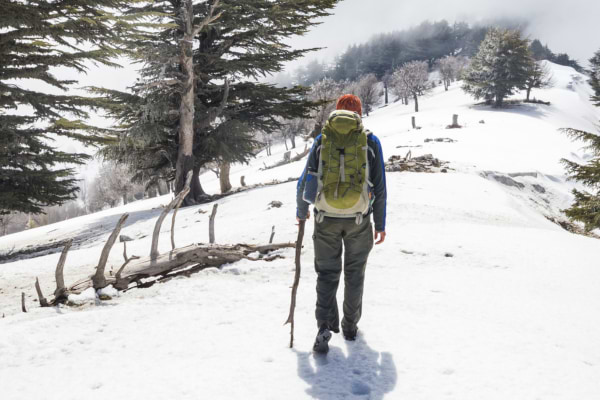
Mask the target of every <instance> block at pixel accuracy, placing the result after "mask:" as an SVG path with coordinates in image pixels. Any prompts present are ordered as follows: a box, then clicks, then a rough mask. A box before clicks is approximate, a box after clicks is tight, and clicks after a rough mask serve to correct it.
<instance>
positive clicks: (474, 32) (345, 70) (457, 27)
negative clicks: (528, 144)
mask: <svg viewBox="0 0 600 400" xmlns="http://www.w3.org/2000/svg"><path fill="white" fill-rule="evenodd" d="M496 25H497V24H493V25H492V24H490V25H477V26H470V25H469V24H468V23H465V22H457V23H454V24H452V25H451V24H449V23H448V21H446V20H442V21H439V22H429V21H426V22H423V23H421V24H420V25H418V26H416V27H413V28H410V29H406V30H402V31H397V32H392V33H385V34H380V35H377V36H374V37H373V38H371V39H370V40H368V41H367V42H365V43H363V44H358V45H356V44H355V45H352V46H350V47H348V49H347V50H346V51H345V52H343V53H342V54H341V55H340V56H338V57H336V59H335V60H334V62H333V63H332V64H330V65H328V64H326V63H321V62H319V61H317V60H313V61H312V62H310V63H309V64H307V65H306V66H305V67H301V68H299V69H298V70H297V71H296V73H295V76H294V77H293V79H294V81H295V83H299V84H302V85H306V86H309V85H312V84H313V83H314V82H317V81H319V80H321V79H323V78H324V77H329V78H332V79H334V80H336V81H344V80H350V81H356V80H358V78H359V77H361V76H363V75H367V74H375V75H376V76H377V77H378V78H379V79H381V78H383V77H384V76H385V75H386V74H390V73H391V72H392V71H394V70H395V69H396V68H397V67H399V66H401V65H403V64H405V63H407V62H410V61H426V62H427V63H428V65H429V67H430V69H431V68H432V67H433V66H434V64H435V62H436V61H437V60H439V59H441V58H443V57H444V56H448V55H452V56H464V57H469V58H470V57H472V56H473V55H474V54H475V53H476V52H477V50H478V48H479V45H480V44H481V42H482V41H483V39H484V38H485V35H486V34H487V32H488V31H489V29H490V28H492V27H493V26H496ZM504 25H505V24H504ZM510 28H515V26H510ZM516 28H518V27H516ZM531 45H532V51H533V54H534V56H535V57H536V59H537V60H541V59H547V60H549V61H552V62H554V63H557V64H561V65H568V66H571V67H574V68H576V69H578V70H581V66H579V64H578V63H577V61H575V60H572V59H571V58H570V57H569V56H568V55H567V54H554V53H553V52H552V51H551V50H550V49H549V48H548V46H544V45H542V44H541V42H540V41H539V40H537V39H536V40H534V41H533V42H532V43H531Z"/></svg>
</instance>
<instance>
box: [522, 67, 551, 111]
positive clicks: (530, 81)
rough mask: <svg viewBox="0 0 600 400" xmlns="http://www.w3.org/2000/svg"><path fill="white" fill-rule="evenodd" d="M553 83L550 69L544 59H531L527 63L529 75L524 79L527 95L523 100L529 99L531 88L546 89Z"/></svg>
mask: <svg viewBox="0 0 600 400" xmlns="http://www.w3.org/2000/svg"><path fill="white" fill-rule="evenodd" d="M553 85H554V81H553V77H552V71H550V68H549V67H548V65H547V64H545V62H544V61H535V60H532V62H531V64H530V65H529V76H528V77H527V80H526V81H525V90H526V91H527V97H526V98H525V101H529V97H530V95H531V90H532V89H546V88H551V87H552V86H553Z"/></svg>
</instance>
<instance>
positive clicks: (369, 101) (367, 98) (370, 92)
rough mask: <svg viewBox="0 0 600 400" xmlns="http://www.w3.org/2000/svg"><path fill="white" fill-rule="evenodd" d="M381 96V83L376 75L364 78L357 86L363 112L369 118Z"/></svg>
mask: <svg viewBox="0 0 600 400" xmlns="http://www.w3.org/2000/svg"><path fill="white" fill-rule="evenodd" d="M378 94H379V82H378V81H377V77H376V76H375V74H368V75H365V76H363V77H362V78H361V79H360V80H359V81H358V84H357V95H358V97H359V98H360V100H361V101H362V105H363V111H364V113H365V114H366V115H367V116H369V112H370V111H371V110H372V109H373V106H374V105H375V103H376V102H377V97H378Z"/></svg>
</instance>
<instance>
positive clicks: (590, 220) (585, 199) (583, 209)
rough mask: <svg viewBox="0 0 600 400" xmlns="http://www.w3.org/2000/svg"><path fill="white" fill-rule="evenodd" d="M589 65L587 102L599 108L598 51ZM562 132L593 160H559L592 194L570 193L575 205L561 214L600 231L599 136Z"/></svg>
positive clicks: (583, 192) (599, 62) (599, 60)
mask: <svg viewBox="0 0 600 400" xmlns="http://www.w3.org/2000/svg"><path fill="white" fill-rule="evenodd" d="M590 65H591V67H592V69H591V71H590V72H591V74H592V79H591V82H590V83H591V85H592V88H593V89H594V95H592V97H591V100H592V101H594V105H595V106H596V107H600V85H599V79H600V76H599V73H600V50H599V51H597V52H596V53H595V54H594V57H592V58H591V59H590ZM563 132H565V133H566V134H567V135H569V136H570V137H571V138H572V139H574V140H581V141H583V142H584V143H586V144H587V146H586V149H587V150H589V151H591V152H592V154H593V156H594V158H592V160H590V161H589V162H588V163H587V164H585V165H582V164H578V163H576V162H573V161H569V160H566V159H563V160H562V162H563V164H564V165H565V167H566V168H567V172H568V173H569V175H570V176H571V178H572V179H575V180H576V181H579V182H581V183H583V184H584V185H586V186H587V187H588V188H590V189H591V190H592V193H590V192H588V191H579V190H573V195H574V196H575V202H574V203H573V205H572V206H571V208H569V209H567V210H565V214H567V216H568V217H569V218H571V219H573V220H575V221H579V222H582V223H583V224H584V225H585V229H586V230H587V231H591V230H593V229H600V136H599V135H595V134H593V133H590V132H585V131H582V130H578V129H563Z"/></svg>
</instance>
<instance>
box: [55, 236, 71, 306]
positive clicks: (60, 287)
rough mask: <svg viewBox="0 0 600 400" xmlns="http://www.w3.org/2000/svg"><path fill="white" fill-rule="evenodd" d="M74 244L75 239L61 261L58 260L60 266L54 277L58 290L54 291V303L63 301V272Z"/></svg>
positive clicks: (61, 256) (63, 252)
mask: <svg viewBox="0 0 600 400" xmlns="http://www.w3.org/2000/svg"><path fill="white" fill-rule="evenodd" d="M72 244H73V239H70V240H69V241H68V242H67V244H66V245H65V248H64V249H63V251H62V253H61V254H60V259H59V260H58V265H57V266H56V272H55V273H54V277H55V279H56V290H55V291H54V301H61V300H62V298H63V296H64V295H65V291H66V288H65V278H64V273H63V270H64V268H65V261H66V260H67V253H68V252H69V249H70V248H71V245H72Z"/></svg>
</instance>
